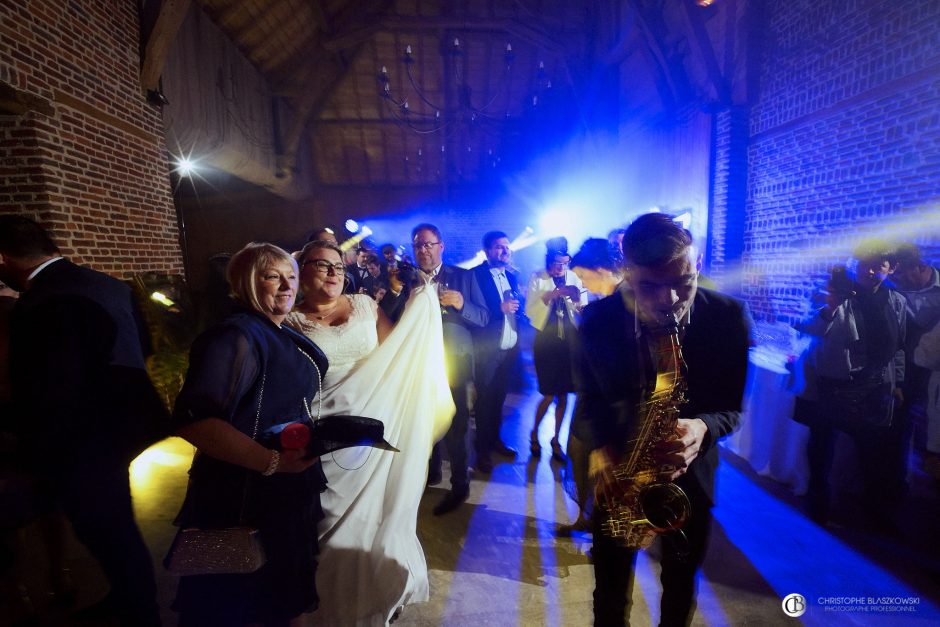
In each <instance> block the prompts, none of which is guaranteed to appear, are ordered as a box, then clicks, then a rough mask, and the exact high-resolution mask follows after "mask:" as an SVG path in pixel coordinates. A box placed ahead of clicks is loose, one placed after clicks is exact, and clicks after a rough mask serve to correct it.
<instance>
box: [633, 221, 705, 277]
mask: <svg viewBox="0 0 940 627" xmlns="http://www.w3.org/2000/svg"><path fill="white" fill-rule="evenodd" d="M691 245H692V234H691V233H689V231H688V230H687V229H686V228H684V227H683V226H682V225H681V224H679V223H678V222H676V221H675V219H673V217H672V216H670V215H667V214H665V213H645V214H643V215H641V216H640V217H639V218H637V219H636V220H634V221H633V223H632V224H631V225H630V226H628V227H627V232H626V233H625V234H624V236H623V256H624V260H625V261H626V262H627V263H628V264H632V265H636V266H643V267H653V266H661V265H665V264H667V263H669V262H671V261H674V260H676V259H678V258H679V257H681V256H682V255H683V254H685V251H686V249H687V248H689V246H691Z"/></svg>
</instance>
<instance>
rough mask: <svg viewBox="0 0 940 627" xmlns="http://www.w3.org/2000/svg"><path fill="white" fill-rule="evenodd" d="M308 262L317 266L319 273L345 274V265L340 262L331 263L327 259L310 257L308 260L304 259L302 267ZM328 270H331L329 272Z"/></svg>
mask: <svg viewBox="0 0 940 627" xmlns="http://www.w3.org/2000/svg"><path fill="white" fill-rule="evenodd" d="M310 263H312V264H314V265H315V266H316V267H317V272H319V273H320V274H326V275H329V274H335V275H336V276H343V275H344V274H346V266H344V265H343V264H341V263H336V264H333V263H330V262H329V261H324V260H322V259H311V260H310V261H305V262H304V263H303V266H302V267H304V268H306V267H307V264H310ZM330 270H333V272H330Z"/></svg>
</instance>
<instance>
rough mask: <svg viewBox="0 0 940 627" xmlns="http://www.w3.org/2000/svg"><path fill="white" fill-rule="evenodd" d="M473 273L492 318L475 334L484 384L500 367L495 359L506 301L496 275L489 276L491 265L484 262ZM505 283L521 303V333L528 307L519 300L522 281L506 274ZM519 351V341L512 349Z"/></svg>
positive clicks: (478, 364)
mask: <svg viewBox="0 0 940 627" xmlns="http://www.w3.org/2000/svg"><path fill="white" fill-rule="evenodd" d="M470 271H471V272H472V273H473V275H474V276H475V277H476V281H477V283H478V284H479V286H480V290H481V291H482V293H483V298H484V300H485V302H486V308H487V310H489V314H490V315H489V322H488V323H487V325H486V326H484V327H482V328H478V329H476V330H475V331H474V341H475V342H476V355H477V372H478V377H479V378H480V380H481V381H487V380H489V378H490V375H492V371H493V370H494V369H495V368H496V366H497V365H498V364H497V363H496V361H495V360H494V359H493V356H494V355H495V354H496V352H497V351H499V343H500V340H501V339H502V336H503V323H504V322H505V320H506V314H504V313H503V312H502V310H501V309H500V304H501V303H502V302H503V300H504V299H503V294H500V293H499V290H498V289H497V287H496V281H495V280H494V279H493V274H492V273H491V272H490V264H489V262H486V261H484V262H483V263H481V264H480V265H478V266H475V267H474V268H472V269H471V270H470ZM506 280H507V281H508V282H509V287H510V289H512V291H513V292H514V293H515V294H516V295H517V296H516V298H519V299H520V304H519V311H518V312H517V313H516V322H517V324H516V329H517V331H518V329H520V328H521V326H522V317H523V315H524V311H525V306H524V304H523V303H522V302H521V296H519V294H520V292H519V281H518V279H517V278H516V275H515V273H514V272H509V271H508V270H507V271H506ZM518 347H519V342H518V340H517V341H516V345H515V346H514V347H513V349H518Z"/></svg>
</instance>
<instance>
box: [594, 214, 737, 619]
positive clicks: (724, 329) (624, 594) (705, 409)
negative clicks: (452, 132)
mask: <svg viewBox="0 0 940 627" xmlns="http://www.w3.org/2000/svg"><path fill="white" fill-rule="evenodd" d="M623 244H624V256H625V266H626V267H625V269H626V273H627V280H626V282H625V284H622V285H621V286H620V287H619V288H618V290H617V291H616V292H614V294H613V295H611V296H608V297H607V298H605V299H603V300H600V301H597V302H595V303H593V304H591V305H588V307H587V308H586V309H585V311H584V316H583V318H582V323H581V327H580V329H579V342H578V346H577V349H576V351H575V373H576V381H577V387H578V393H579V397H578V411H579V412H583V414H582V415H583V416H584V417H586V418H587V419H588V420H589V421H590V424H591V426H592V428H593V432H594V437H595V441H596V446H597V447H598V448H597V449H595V450H594V451H592V453H591V460H590V463H591V476H592V478H593V479H594V481H595V485H596V491H597V495H598V506H597V512H596V515H595V521H596V523H595V524H596V526H595V530H594V547H593V550H592V555H593V557H594V573H595V581H596V583H595V588H594V620H595V624H596V625H618V626H619V625H624V624H625V622H624V617H625V615H626V613H627V612H628V611H629V605H630V598H631V595H632V588H633V566H634V564H635V560H636V550H635V549H631V548H627V547H625V546H622V545H621V544H619V543H618V542H617V541H616V540H614V539H612V538H611V537H610V536H609V535H607V533H606V532H605V531H604V522H605V520H606V519H607V518H608V516H609V515H608V512H607V509H606V507H605V503H606V501H605V499H604V496H603V495H604V494H605V493H607V494H609V493H612V492H617V491H618V487H619V488H622V487H623V484H622V483H621V484H619V486H618V484H617V483H616V482H615V480H614V478H613V474H612V471H613V468H614V466H615V464H617V463H619V462H621V461H622V460H623V459H624V456H625V455H626V454H627V452H628V451H629V448H630V447H628V446H627V442H628V440H629V439H630V438H631V437H635V435H636V434H637V431H638V425H639V424H640V422H641V420H642V418H643V416H642V413H641V408H640V403H641V401H643V400H644V399H646V398H648V394H649V392H650V391H651V389H652V386H653V385H654V384H655V381H656V368H655V366H653V364H655V363H656V362H655V359H656V355H655V354H654V348H655V346H656V344H657V343H658V342H657V340H656V339H655V338H656V337H657V331H658V330H661V329H662V326H663V325H662V322H661V321H662V320H664V319H665V318H666V316H667V315H672V316H674V317H675V320H677V321H678V323H679V329H680V330H679V339H680V344H681V346H682V354H683V356H684V358H685V363H686V365H687V373H686V374H685V375H684V380H685V383H686V386H687V389H686V394H685V395H686V398H687V402H686V403H684V404H683V405H681V406H680V407H679V418H678V421H677V425H676V428H675V434H674V435H675V437H674V439H671V440H669V441H666V442H659V443H656V444H655V446H656V450H657V451H658V453H657V457H658V460H657V461H658V462H659V463H660V464H661V472H662V475H661V476H662V478H663V479H668V480H670V481H674V482H675V483H676V484H677V485H678V486H679V487H681V488H682V489H683V490H684V491H685V493H686V494H687V495H688V498H689V501H690V502H691V516H690V518H689V520H688V521H687V522H686V523H685V525H684V527H683V532H684V534H685V536H686V537H687V542H684V541H683V538H682V537H681V536H678V535H677V534H675V533H671V534H667V535H666V536H664V537H663V546H662V576H661V581H662V587H663V596H662V601H661V607H662V614H661V617H662V618H661V622H660V624H661V625H666V626H672V625H686V624H688V621H689V620H691V616H692V614H693V612H694V605H695V574H696V572H697V570H698V568H699V567H700V565H701V564H702V561H703V559H704V556H705V549H706V546H707V544H708V531H709V526H710V524H711V507H712V504H713V499H714V481H715V469H716V467H717V465H718V448H717V444H718V440H719V439H721V438H722V437H724V436H726V435H728V434H729V433H731V432H732V431H733V430H734V429H735V427H736V426H737V424H738V420H739V418H740V412H741V400H742V396H743V393H744V383H745V376H746V373H747V363H748V347H749V321H748V316H747V313H746V311H745V308H744V306H743V305H742V304H741V303H740V302H738V301H736V300H734V299H732V298H729V297H727V296H724V295H721V294H718V293H717V292H713V291H710V290H706V289H699V288H698V286H697V278H698V273H699V270H700V269H701V256H700V255H698V254H697V253H696V252H695V248H694V247H693V245H692V237H691V235H690V234H689V232H688V231H686V230H685V229H684V228H682V226H681V225H679V224H677V223H675V222H673V220H672V218H671V217H669V216H667V215H664V214H658V213H655V214H646V215H643V216H640V217H639V218H637V220H636V221H634V222H633V224H631V225H630V227H629V228H628V229H627V232H626V234H625V237H624V241H623ZM670 352H671V351H670Z"/></svg>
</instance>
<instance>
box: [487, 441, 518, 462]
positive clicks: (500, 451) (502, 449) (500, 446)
mask: <svg viewBox="0 0 940 627" xmlns="http://www.w3.org/2000/svg"><path fill="white" fill-rule="evenodd" d="M493 452H494V453H496V454H497V455H502V456H503V457H511V458H513V459H515V458H516V456H517V455H518V452H517V451H516V449H514V448H510V447H508V446H506V445H505V444H504V443H503V442H502V441H499V442H497V443H496V446H494V447H493Z"/></svg>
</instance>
